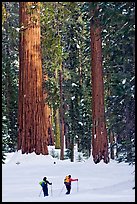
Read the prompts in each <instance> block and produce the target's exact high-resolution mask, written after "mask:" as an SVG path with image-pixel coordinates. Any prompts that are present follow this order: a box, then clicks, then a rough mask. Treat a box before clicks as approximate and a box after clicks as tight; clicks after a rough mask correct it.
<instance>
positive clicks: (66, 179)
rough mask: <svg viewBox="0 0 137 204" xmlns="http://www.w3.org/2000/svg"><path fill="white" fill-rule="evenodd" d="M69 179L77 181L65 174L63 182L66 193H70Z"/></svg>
mask: <svg viewBox="0 0 137 204" xmlns="http://www.w3.org/2000/svg"><path fill="white" fill-rule="evenodd" d="M71 181H78V179H72V178H71V175H68V176H66V178H65V180H64V184H65V186H66V189H67V192H66V194H70V191H71Z"/></svg>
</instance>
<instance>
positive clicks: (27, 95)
mask: <svg viewBox="0 0 137 204" xmlns="http://www.w3.org/2000/svg"><path fill="white" fill-rule="evenodd" d="M19 6H20V7H19V12H20V13H19V15H20V48H19V61H20V65H19V99H18V126H19V127H18V128H19V132H18V148H17V149H18V150H21V151H22V153H31V152H35V153H36V154H40V153H41V154H44V155H47V154H48V148H47V144H48V143H47V139H48V138H47V132H46V128H45V112H44V98H43V92H42V61H41V46H40V2H19Z"/></svg>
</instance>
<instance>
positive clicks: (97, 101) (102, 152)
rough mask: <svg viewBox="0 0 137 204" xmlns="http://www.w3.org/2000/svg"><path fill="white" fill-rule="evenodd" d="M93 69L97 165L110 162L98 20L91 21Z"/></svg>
mask: <svg viewBox="0 0 137 204" xmlns="http://www.w3.org/2000/svg"><path fill="white" fill-rule="evenodd" d="M90 34H91V56H92V59H91V67H92V118H93V120H92V121H93V128H92V155H93V160H94V162H95V163H99V162H100V161H101V159H103V160H104V162H105V163H108V162H109V157H108V140H107V130H106V124H105V110H104V85H103V69H102V45H101V44H102V42H101V27H100V25H99V21H98V19H95V18H94V17H93V18H92V20H91V28H90Z"/></svg>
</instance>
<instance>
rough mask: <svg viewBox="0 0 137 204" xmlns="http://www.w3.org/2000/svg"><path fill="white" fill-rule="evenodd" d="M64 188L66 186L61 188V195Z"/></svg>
mask: <svg viewBox="0 0 137 204" xmlns="http://www.w3.org/2000/svg"><path fill="white" fill-rule="evenodd" d="M63 189H64V186H63V187H62V189H61V191H60V193H59V195H60V194H61V193H62V191H63Z"/></svg>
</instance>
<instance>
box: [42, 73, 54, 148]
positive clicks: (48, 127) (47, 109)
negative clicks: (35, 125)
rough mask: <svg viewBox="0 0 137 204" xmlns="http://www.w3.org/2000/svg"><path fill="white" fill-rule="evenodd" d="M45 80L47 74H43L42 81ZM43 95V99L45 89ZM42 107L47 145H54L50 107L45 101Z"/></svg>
mask: <svg viewBox="0 0 137 204" xmlns="http://www.w3.org/2000/svg"><path fill="white" fill-rule="evenodd" d="M46 80H48V76H47V75H46V74H44V82H45V81H46ZM43 97H44V101H45V100H46V99H47V92H46V90H44V91H43ZM44 109H45V126H46V131H47V135H48V145H54V136H53V131H52V121H51V108H50V107H49V105H48V104H47V103H46V102H45V106H44Z"/></svg>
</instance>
